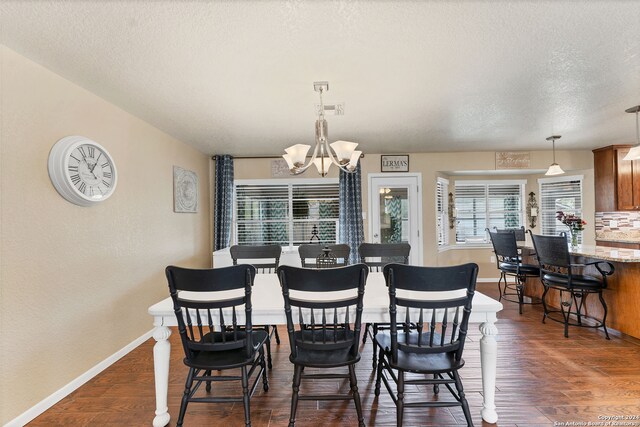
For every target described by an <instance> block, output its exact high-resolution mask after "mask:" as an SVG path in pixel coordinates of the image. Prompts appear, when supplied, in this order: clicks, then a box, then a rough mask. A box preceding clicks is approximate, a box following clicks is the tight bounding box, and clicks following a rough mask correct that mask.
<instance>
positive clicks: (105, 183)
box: [102, 179, 111, 188]
mask: <svg viewBox="0 0 640 427" xmlns="http://www.w3.org/2000/svg"><path fill="white" fill-rule="evenodd" d="M102 184H103V185H104V186H105V187H107V188H109V187H111V183H110V182H107V181H105V180H104V179H103V180H102Z"/></svg>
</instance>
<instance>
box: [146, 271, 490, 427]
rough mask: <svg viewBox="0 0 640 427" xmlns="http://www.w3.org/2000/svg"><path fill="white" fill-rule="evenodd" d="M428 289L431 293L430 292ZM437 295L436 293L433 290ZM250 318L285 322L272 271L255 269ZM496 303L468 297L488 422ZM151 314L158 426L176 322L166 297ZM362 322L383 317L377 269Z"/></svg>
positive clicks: (165, 413) (164, 418)
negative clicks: (476, 334)
mask: <svg viewBox="0 0 640 427" xmlns="http://www.w3.org/2000/svg"><path fill="white" fill-rule="evenodd" d="M433 294H434V295H435V294H437V293H433ZM439 294H440V296H441V295H442V293H439ZM251 301H252V306H253V307H252V322H253V323H254V324H256V325H258V324H262V325H281V324H286V317H285V313H284V301H283V298H282V292H281V288H280V283H279V281H278V277H277V275H275V274H258V275H256V278H255V280H254V284H253V289H252V294H251ZM500 310H502V304H501V303H500V302H498V301H496V300H495V299H493V298H490V297H488V296H486V295H484V294H482V293H480V292H476V293H475V294H474V297H473V302H472V308H471V318H470V323H474V324H478V323H479V324H480V332H481V333H482V338H481V339H480V364H481V374H482V391H483V393H482V395H483V404H482V410H481V415H482V419H483V420H485V421H487V422H488V423H495V422H496V421H498V414H497V412H496V405H495V385H496V363H497V355H498V344H497V342H496V336H497V335H498V329H497V328H496V325H495V323H496V321H497V313H498V312H499V311H500ZM149 314H150V315H151V316H153V326H154V331H153V338H154V339H155V340H156V343H155V345H154V347H153V364H154V373H155V387H156V412H155V418H154V419H153V425H154V426H155V427H162V426H165V425H167V424H168V423H169V420H170V418H171V416H170V414H169V409H168V406H167V391H168V385H169V356H170V352H171V344H170V343H169V337H170V336H171V329H169V327H170V326H177V325H178V323H177V320H176V316H175V313H174V311H173V302H172V300H171V297H167V298H165V299H163V300H162V301H160V302H158V303H156V304H154V305H152V306H151V307H149ZM362 322H363V323H365V322H366V323H383V322H389V293H388V290H387V287H386V284H385V280H384V276H383V275H382V273H369V276H368V278H367V284H366V286H365V293H364V308H363V312H362Z"/></svg>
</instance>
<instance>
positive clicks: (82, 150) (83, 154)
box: [78, 146, 87, 158]
mask: <svg viewBox="0 0 640 427" xmlns="http://www.w3.org/2000/svg"><path fill="white" fill-rule="evenodd" d="M78 151H79V152H80V154H81V155H82V157H83V158H84V157H87V153H85V152H84V147H82V146H80V147H78Z"/></svg>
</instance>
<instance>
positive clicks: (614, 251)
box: [569, 245, 640, 262]
mask: <svg viewBox="0 0 640 427" xmlns="http://www.w3.org/2000/svg"><path fill="white" fill-rule="evenodd" d="M569 252H571V254H572V255H578V256H583V257H587V258H596V259H602V260H605V261H612V262H640V250H637V249H622V248H609V247H606V246H592V245H578V246H576V247H571V248H569Z"/></svg>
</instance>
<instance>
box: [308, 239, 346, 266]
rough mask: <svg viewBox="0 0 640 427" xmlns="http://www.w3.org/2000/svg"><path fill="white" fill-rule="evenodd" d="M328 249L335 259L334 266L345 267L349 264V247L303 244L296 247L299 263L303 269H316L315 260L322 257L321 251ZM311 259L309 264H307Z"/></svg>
mask: <svg viewBox="0 0 640 427" xmlns="http://www.w3.org/2000/svg"><path fill="white" fill-rule="evenodd" d="M325 247H328V248H329V249H331V255H333V256H334V257H335V258H336V266H337V267H340V266H345V265H348V264H349V254H350V253H351V248H350V247H349V245H345V244H337V245H318V244H305V245H300V246H298V254H299V255H300V263H301V264H302V266H303V267H308V268H316V267H317V266H316V262H315V261H316V258H318V256H320V255H322V249H324V248H325ZM309 259H312V261H311V262H308V260H309Z"/></svg>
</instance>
